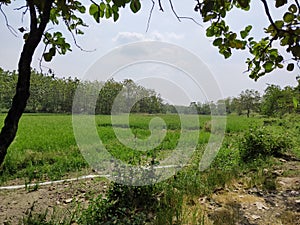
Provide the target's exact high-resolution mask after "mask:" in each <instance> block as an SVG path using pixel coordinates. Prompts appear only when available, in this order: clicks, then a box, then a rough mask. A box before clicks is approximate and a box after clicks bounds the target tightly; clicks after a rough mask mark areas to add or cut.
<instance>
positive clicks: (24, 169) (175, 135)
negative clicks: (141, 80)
mask: <svg viewBox="0 0 300 225" xmlns="http://www.w3.org/2000/svg"><path fill="white" fill-rule="evenodd" d="M156 116H159V117H160V118H162V119H163V120H164V121H165V123H166V126H167V127H165V129H166V136H165V138H164V139H163V140H157V141H158V142H161V143H160V144H159V145H158V146H157V147H156V148H154V149H153V150H150V151H147V152H143V151H136V150H132V149H130V148H129V147H127V146H124V145H123V144H122V143H121V142H120V141H119V140H118V139H117V138H116V135H115V133H114V129H117V130H121V131H122V130H125V129H126V128H128V124H126V123H125V122H124V116H114V117H115V118H114V129H113V127H112V125H111V124H112V123H111V117H110V116H103V115H99V116H96V124H97V130H98V134H99V137H100V138H101V140H102V142H103V143H104V145H105V146H106V148H107V149H108V150H109V151H110V152H111V153H112V154H113V155H114V156H115V157H117V158H119V159H121V160H125V161H127V162H131V163H133V164H134V162H137V161H140V158H141V157H142V158H147V159H152V158H153V156H155V157H158V159H159V158H160V156H159V155H162V156H161V157H163V155H164V154H165V153H166V152H170V151H171V150H172V149H174V148H175V147H176V143H177V141H178V139H179V137H180V132H181V124H180V118H179V117H178V116H177V115H156ZM154 117H155V116H153V115H134V114H133V115H131V116H130V119H129V122H130V128H131V131H132V133H133V134H134V135H135V136H136V137H137V138H140V139H145V138H147V137H148V136H149V135H150V134H151V133H150V130H149V122H150V120H151V119H153V118H154ZM187 117H188V118H189V117H191V119H190V121H193V120H192V118H193V119H195V117H197V116H195V115H188V116H187ZM291 118H292V117H291ZM291 118H287V119H282V120H279V119H266V118H261V117H251V118H246V117H243V116H228V117H227V127H226V135H225V139H224V142H223V147H222V150H224V151H225V152H226V149H227V148H228V149H227V151H231V150H232V148H231V147H232V145H233V144H232V142H233V143H234V142H237V141H238V137H239V136H241V134H243V133H244V132H245V131H246V130H248V129H249V128H251V127H256V126H263V125H264V124H265V125H267V126H272V129H276V130H279V131H281V130H284V129H286V131H284V132H290V133H292V132H294V134H297V133H295V131H296V132H297V129H298V128H299V126H300V123H299V122H298V121H297V119H293V120H290V119H291ZM3 119H4V115H0V121H1V122H3ZM209 120H210V117H209V116H199V125H200V128H198V127H195V124H193V123H189V122H187V123H186V125H185V126H186V129H187V130H190V131H191V133H192V131H193V130H197V129H199V131H200V132H199V139H198V146H197V150H200V149H203V146H204V145H205V144H206V143H207V141H208V140H209V137H210V124H209V122H208V121H209ZM187 121H189V119H188V120H187ZM289 121H291V122H289ZM298 130H299V129H298ZM294 136H295V135H294ZM126 138H127V137H124V139H126ZM220 154H223V153H222V151H221V152H220ZM87 167H88V164H87V163H86V161H85V160H84V158H83V157H82V155H81V153H80V151H79V149H78V147H77V144H76V141H75V138H74V133H73V128H72V116H71V115H56V114H25V115H24V116H23V117H22V118H21V121H20V125H19V130H18V133H17V136H16V138H15V140H14V142H13V144H12V145H11V147H10V148H9V150H8V154H7V157H6V160H5V164H4V167H3V169H2V176H1V181H2V182H3V181H5V180H7V179H12V178H17V177H22V178H25V179H26V180H27V181H32V180H36V179H38V180H48V179H58V178H61V177H62V176H64V175H65V174H67V173H68V172H76V171H80V170H82V169H83V168H87Z"/></svg>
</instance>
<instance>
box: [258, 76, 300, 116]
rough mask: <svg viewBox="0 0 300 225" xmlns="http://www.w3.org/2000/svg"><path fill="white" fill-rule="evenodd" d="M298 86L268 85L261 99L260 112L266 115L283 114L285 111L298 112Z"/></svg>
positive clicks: (299, 93)
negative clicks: (281, 86)
mask: <svg viewBox="0 0 300 225" xmlns="http://www.w3.org/2000/svg"><path fill="white" fill-rule="evenodd" d="M298 82H299V80H298ZM299 87H300V86H299V84H298V86H297V87H295V88H292V87H289V86H287V87H284V88H280V87H279V86H277V85H269V86H268V87H267V88H266V90H265V94H264V96H263V99H262V104H261V110H262V113H263V114H265V115H267V116H283V115H284V114H286V113H293V112H299V105H298V101H299V100H300V92H299Z"/></svg>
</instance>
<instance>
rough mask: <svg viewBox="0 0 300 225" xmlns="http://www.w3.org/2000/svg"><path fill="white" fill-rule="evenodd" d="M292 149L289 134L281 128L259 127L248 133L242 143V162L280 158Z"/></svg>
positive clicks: (240, 146) (240, 148)
mask: <svg viewBox="0 0 300 225" xmlns="http://www.w3.org/2000/svg"><path fill="white" fill-rule="evenodd" d="M291 147H292V140H291V138H290V136H289V134H288V133H287V132H286V131H284V130H283V129H282V128H280V127H274V126H272V127H258V128H251V129H250V130H249V131H247V132H246V133H245V135H244V137H243V139H242V140H241V141H240V145H239V150H240V157H241V160H242V161H244V162H250V161H253V160H255V159H257V158H266V157H268V156H279V155H281V154H282V153H283V152H285V151H287V150H288V149H290V148H291Z"/></svg>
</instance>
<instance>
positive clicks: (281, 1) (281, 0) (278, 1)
mask: <svg viewBox="0 0 300 225" xmlns="http://www.w3.org/2000/svg"><path fill="white" fill-rule="evenodd" d="M286 3H287V0H276V3H275V7H276V8H279V7H281V6H283V5H285V4H286Z"/></svg>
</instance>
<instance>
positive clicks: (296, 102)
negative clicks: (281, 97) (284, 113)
mask: <svg viewBox="0 0 300 225" xmlns="http://www.w3.org/2000/svg"><path fill="white" fill-rule="evenodd" d="M293 104H294V108H295V109H297V108H298V104H299V102H298V100H297V98H296V97H293Z"/></svg>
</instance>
